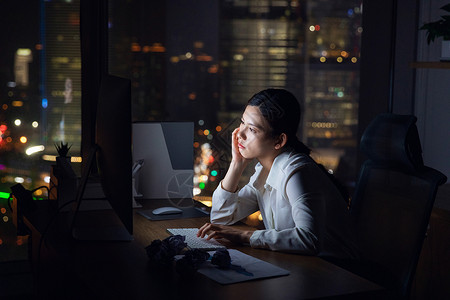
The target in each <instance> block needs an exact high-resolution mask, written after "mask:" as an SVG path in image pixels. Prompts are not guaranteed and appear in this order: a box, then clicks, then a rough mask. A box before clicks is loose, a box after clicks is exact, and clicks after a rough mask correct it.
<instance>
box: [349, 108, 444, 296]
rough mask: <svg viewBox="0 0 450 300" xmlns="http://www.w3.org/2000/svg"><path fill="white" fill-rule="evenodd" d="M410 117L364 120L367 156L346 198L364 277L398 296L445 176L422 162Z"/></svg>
mask: <svg viewBox="0 0 450 300" xmlns="http://www.w3.org/2000/svg"><path fill="white" fill-rule="evenodd" d="M416 120H417V119H416V117H414V116H406V115H394V114H381V115H379V116H377V117H376V118H375V119H374V120H373V121H372V122H371V123H370V124H369V126H368V128H367V129H366V130H365V132H364V135H363V137H362V139H361V151H362V152H364V153H365V154H366V155H367V157H368V160H367V161H366V162H365V163H364V164H363V166H362V167H361V171H360V175H359V179H358V183H357V186H356V190H355V194H354V197H353V198H352V203H351V215H352V216H353V217H354V219H355V225H356V234H357V239H358V244H359V247H360V249H361V259H362V261H365V262H369V264H368V266H372V270H370V271H371V272H372V274H371V278H370V279H372V280H375V281H377V282H378V283H381V284H385V285H386V284H387V285H388V288H390V289H392V290H394V291H395V292H396V293H397V295H398V296H399V297H408V295H409V292H410V288H411V283H412V279H413V277H414V273H415V270H416V266H417V262H418V259H419V256H420V251H421V249H422V244H423V240H424V237H425V234H426V230H427V226H428V221H429V218H430V215H431V210H432V208H433V204H434V199H435V196H436V192H437V188H438V186H439V185H441V184H443V183H445V182H446V180H447V178H446V176H445V175H443V174H442V173H440V172H439V171H437V170H434V169H432V168H429V167H426V166H424V164H423V160H422V149H421V145H420V140H419V135H418V132H417V127H416V125H415V123H416ZM373 266H376V267H373ZM385 281H389V282H385Z"/></svg>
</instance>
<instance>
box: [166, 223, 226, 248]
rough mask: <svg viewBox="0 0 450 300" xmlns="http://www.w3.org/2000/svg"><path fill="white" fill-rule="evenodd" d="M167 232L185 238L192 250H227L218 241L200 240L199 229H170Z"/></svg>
mask: <svg viewBox="0 0 450 300" xmlns="http://www.w3.org/2000/svg"><path fill="white" fill-rule="evenodd" d="M167 232H169V233H170V234H172V235H182V236H185V237H186V238H185V240H184V241H185V243H186V244H187V247H188V248H190V249H202V250H217V249H220V248H226V247H225V246H224V245H222V244H221V243H219V242H218V241H216V240H214V239H211V240H206V238H200V237H198V236H197V232H198V228H168V229H167Z"/></svg>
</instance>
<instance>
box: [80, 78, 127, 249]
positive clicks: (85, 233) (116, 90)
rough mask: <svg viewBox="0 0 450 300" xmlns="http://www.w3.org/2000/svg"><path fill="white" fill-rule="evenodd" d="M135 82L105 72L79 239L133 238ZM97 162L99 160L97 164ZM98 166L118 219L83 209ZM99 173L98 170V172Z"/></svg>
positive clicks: (83, 182) (84, 180) (83, 180)
mask: <svg viewBox="0 0 450 300" xmlns="http://www.w3.org/2000/svg"><path fill="white" fill-rule="evenodd" d="M131 130H132V128H131V82H130V80H128V79H124V78H120V77H116V76H112V75H104V76H103V78H102V81H101V85H100V91H99V97H98V106H97V114H96V134H95V141H96V144H95V145H94V146H93V147H92V150H91V153H90V155H89V158H88V161H87V165H85V166H84V168H85V169H84V172H83V176H82V178H81V181H80V185H79V188H78V193H77V199H76V211H75V213H74V217H73V222H72V235H73V237H74V238H75V239H78V240H118V241H122V240H132V239H133V237H132V234H133V192H132V175H131V171H132V152H131ZM95 162H96V163H95ZM95 167H97V168H98V175H99V177H100V182H101V186H102V189H103V192H104V194H105V196H106V199H107V200H108V201H109V203H110V204H111V207H112V210H113V212H114V213H115V216H116V219H117V217H118V219H119V220H120V221H119V222H116V221H117V220H114V219H111V214H110V213H109V214H105V213H104V212H103V211H89V212H84V211H83V212H80V209H79V208H80V204H81V202H82V201H83V194H84V190H85V188H86V184H87V181H88V178H89V175H90V174H91V173H92V171H93V170H94V168H95ZM94 173H96V172H94Z"/></svg>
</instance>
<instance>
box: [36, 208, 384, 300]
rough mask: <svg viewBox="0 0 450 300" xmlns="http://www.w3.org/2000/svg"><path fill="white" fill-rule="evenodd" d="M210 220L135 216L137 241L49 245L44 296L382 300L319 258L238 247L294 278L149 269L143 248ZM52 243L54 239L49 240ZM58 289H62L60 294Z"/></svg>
mask: <svg viewBox="0 0 450 300" xmlns="http://www.w3.org/2000/svg"><path fill="white" fill-rule="evenodd" d="M161 203H162V202H160V201H158V200H145V201H144V203H143V204H144V208H142V209H150V208H152V207H158V206H162V204H161ZM207 221H208V217H201V218H193V219H176V220H165V221H151V220H148V219H146V218H144V217H143V216H141V215H139V214H137V213H135V215H134V241H132V242H76V243H75V242H69V243H68V244H69V246H68V245H66V244H67V243H66V242H62V241H61V239H58V240H59V243H60V244H65V245H64V246H61V245H59V246H57V247H55V248H53V247H52V246H49V245H45V246H43V247H42V249H41V254H40V255H41V256H40V260H39V265H40V266H41V267H40V271H39V286H40V293H41V294H42V293H46V294H48V293H58V296H62V295H61V294H62V293H63V294H64V295H63V296H65V297H66V298H71V297H73V298H77V297H80V296H87V295H89V296H93V295H97V296H99V297H101V298H107V297H108V298H109V299H150V298H152V299H186V298H187V299H190V298H195V299H233V298H236V299H304V298H323V297H335V296H337V297H339V296H342V297H344V296H345V298H346V299H347V298H348V297H351V296H354V297H355V298H358V297H361V296H362V295H364V297H365V298H367V297H369V298H377V297H378V296H379V297H380V298H381V297H382V293H383V289H382V288H381V287H380V286H378V285H376V284H374V283H372V282H370V281H367V280H365V279H363V278H361V277H358V276H357V275H354V274H352V273H350V272H348V271H346V270H344V269H342V268H339V267H337V266H335V265H333V264H331V263H329V262H327V261H324V260H322V259H320V258H318V257H311V256H303V255H296V254H288V253H280V252H273V251H270V250H263V249H252V248H250V247H248V246H233V248H235V249H237V250H239V251H241V252H243V253H246V254H248V255H251V256H253V257H256V258H258V259H261V260H264V261H266V262H269V263H271V264H274V265H276V266H279V267H281V268H284V269H286V270H289V271H290V275H288V276H282V277H277V278H268V279H260V280H254V281H249V282H242V283H236V284H231V285H220V284H218V283H216V282H215V281H213V280H211V279H209V278H207V277H205V276H203V275H201V274H199V273H196V274H195V275H194V276H192V277H191V278H188V279H186V278H182V277H180V276H179V275H178V274H177V273H176V271H175V270H174V268H172V269H170V268H169V269H166V270H158V269H154V268H151V267H149V265H148V263H147V262H148V259H147V255H146V253H145V249H144V247H145V246H147V245H149V244H150V243H151V241H152V240H154V239H164V238H165V237H167V236H168V233H167V232H166V230H165V229H166V228H173V227H199V226H201V225H203V224H204V223H205V222H207ZM237 226H242V227H245V226H246V225H244V224H242V225H237ZM34 234H36V233H34ZM48 239H49V240H51V239H50V237H49V238H48ZM48 244H51V242H50V241H49V242H48ZM52 249H53V250H52ZM54 249H59V250H54ZM61 249H65V250H64V251H61ZM52 251H53V252H52ZM55 252H56V254H57V255H55ZM50 278H52V279H50ZM55 286H58V287H59V289H57V290H56V289H55ZM50 291H53V292H50ZM49 296H54V295H52V294H50V295H49Z"/></svg>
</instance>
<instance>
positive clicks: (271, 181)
mask: <svg viewBox="0 0 450 300" xmlns="http://www.w3.org/2000/svg"><path fill="white" fill-rule="evenodd" d="M290 153H291V151H284V152H282V153H280V154H279V155H278V156H277V157H275V160H274V161H273V164H272V168H271V169H270V172H269V175H268V176H267V180H266V184H265V185H264V187H265V188H266V189H269V190H270V189H276V190H281V189H282V184H283V182H282V180H281V179H282V178H283V177H284V176H283V172H284V168H283V167H284V165H285V162H286V161H287V160H288V159H289V157H290Z"/></svg>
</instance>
